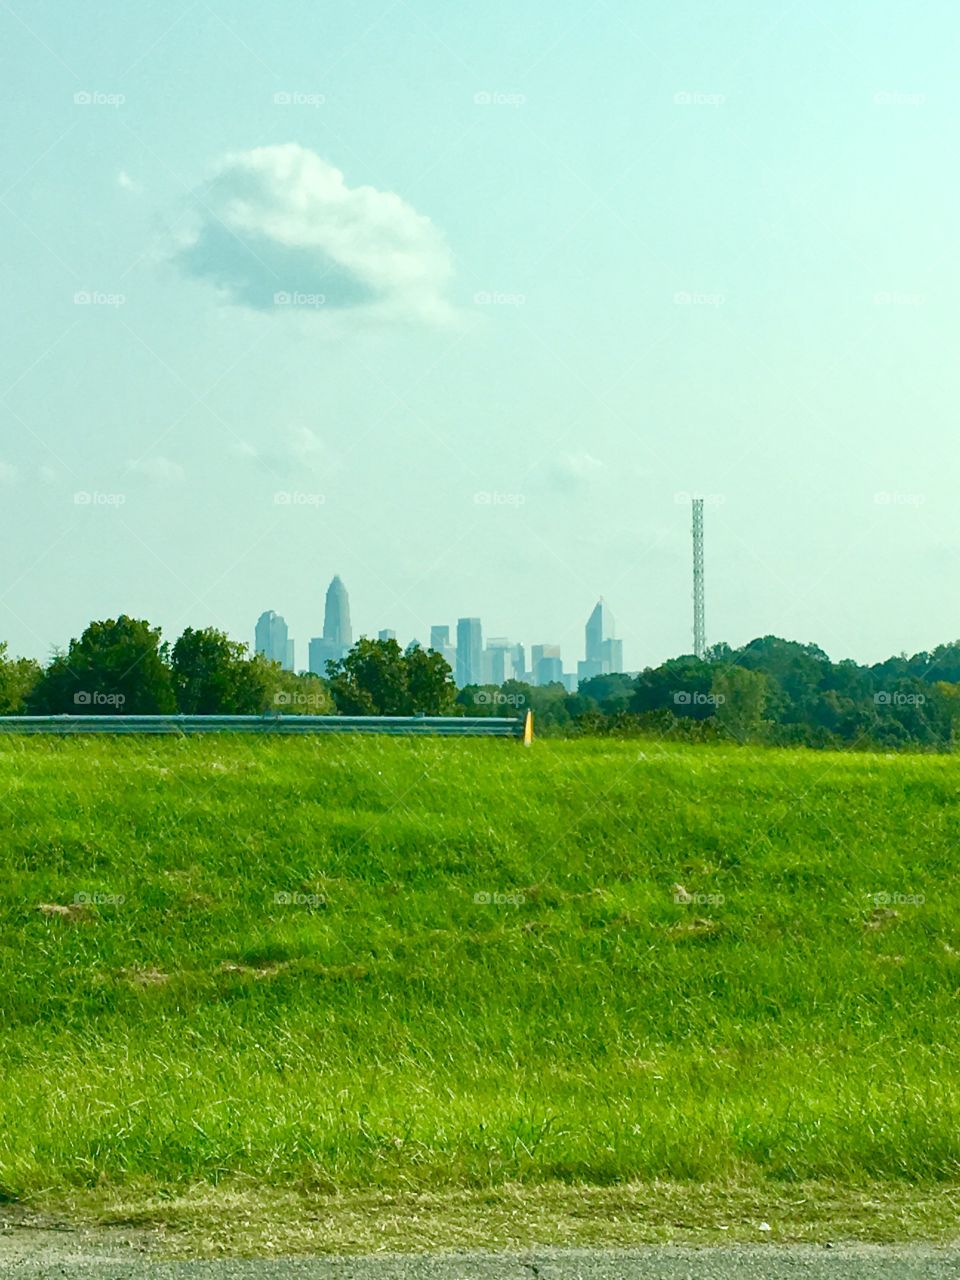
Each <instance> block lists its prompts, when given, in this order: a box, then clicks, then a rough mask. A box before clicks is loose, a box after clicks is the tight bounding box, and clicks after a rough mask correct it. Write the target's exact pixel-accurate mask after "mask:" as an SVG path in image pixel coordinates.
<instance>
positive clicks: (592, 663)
mask: <svg viewBox="0 0 960 1280" xmlns="http://www.w3.org/2000/svg"><path fill="white" fill-rule="evenodd" d="M613 629H614V628H613V616H612V615H611V613H610V610H609V609H608V608H607V606H606V605H605V604H604V602H603V600H602V598H601V599H600V600H598V601H597V603H596V604H595V605H594V608H593V613H591V615H590V617H589V618H588V619H587V626H586V661H585V662H578V663H577V676H578V678H579V679H580V680H589V679H590V678H591V677H592V676H604V675H609V674H610V673H611V672H614V671H622V670H623V641H622V640H615V639H614V638H613Z"/></svg>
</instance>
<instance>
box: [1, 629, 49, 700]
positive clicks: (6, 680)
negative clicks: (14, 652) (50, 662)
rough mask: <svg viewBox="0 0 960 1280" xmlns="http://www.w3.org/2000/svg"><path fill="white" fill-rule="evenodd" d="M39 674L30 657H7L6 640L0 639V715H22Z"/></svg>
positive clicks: (36, 664)
mask: <svg viewBox="0 0 960 1280" xmlns="http://www.w3.org/2000/svg"><path fill="white" fill-rule="evenodd" d="M41 674H42V672H41V669H40V664H39V663H38V662H34V660H33V659H32V658H8V657H7V645H6V642H5V641H3V640H0V715H3V716H18V715H22V714H23V712H24V710H25V709H26V704H27V700H28V698H29V697H30V694H31V693H32V691H33V689H34V687H35V685H36V683H37V681H38V680H39V679H40V676H41Z"/></svg>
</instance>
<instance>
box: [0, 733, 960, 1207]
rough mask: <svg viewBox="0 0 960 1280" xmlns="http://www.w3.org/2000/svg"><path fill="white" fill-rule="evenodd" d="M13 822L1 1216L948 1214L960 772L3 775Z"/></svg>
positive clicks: (959, 934) (357, 757)
mask: <svg viewBox="0 0 960 1280" xmlns="http://www.w3.org/2000/svg"><path fill="white" fill-rule="evenodd" d="M0 815H2V821H3V838H2V842H0V866H2V874H0V896H2V908H0V910H2V920H3V931H2V936H0V1016H2V1023H3V1026H2V1043H0V1195H5V1196H6V1197H7V1198H8V1199H32V1200H33V1201H34V1202H36V1203H43V1202H44V1201H45V1200H46V1201H49V1202H51V1203H52V1202H53V1201H55V1200H56V1199H57V1197H60V1198H61V1199H62V1198H63V1197H70V1196H75V1197H79V1198H80V1199H81V1200H82V1198H83V1197H84V1196H90V1195H94V1196H101V1197H107V1198H109V1197H113V1198H114V1199H115V1200H117V1202H118V1203H119V1202H120V1201H123V1197H124V1193H125V1188H126V1189H130V1190H131V1194H132V1193H133V1189H135V1190H136V1194H137V1195H138V1196H140V1197H144V1196H148V1195H150V1194H155V1195H158V1196H161V1197H165V1196H176V1195H184V1194H187V1193H188V1192H189V1193H190V1194H196V1193H197V1191H196V1189H197V1188H198V1186H199V1187H201V1188H202V1187H204V1186H207V1187H213V1186H214V1184H220V1185H221V1186H224V1187H229V1186H233V1187H237V1186H239V1187H250V1186H257V1187H272V1188H275V1189H276V1190H277V1193H278V1194H280V1193H281V1192H283V1191H284V1189H286V1190H287V1191H289V1193H290V1194H296V1195H305V1194H309V1195H313V1196H331V1195H341V1196H343V1195H354V1196H355V1195H357V1194H360V1193H364V1194H365V1193H368V1192H370V1191H371V1190H375V1191H376V1192H377V1194H388V1195H397V1196H416V1195H423V1194H428V1193H429V1194H438V1195H439V1194H447V1195H454V1194H463V1195H483V1194H484V1193H486V1192H497V1191H498V1189H500V1191H501V1192H502V1191H503V1189H504V1188H507V1187H512V1188H517V1187H520V1188H523V1187H524V1186H526V1187H530V1188H533V1187H537V1186H541V1187H543V1186H547V1187H549V1186H554V1187H557V1188H560V1187H562V1185H563V1184H580V1183H582V1184H591V1185H592V1186H594V1187H598V1188H603V1187H611V1188H612V1187H615V1186H616V1185H619V1184H627V1183H631V1184H643V1183H647V1182H650V1181H652V1180H655V1179H662V1180H667V1181H668V1182H669V1183H671V1184H672V1183H684V1182H689V1183H690V1185H693V1184H703V1183H709V1184H715V1185H720V1184H730V1185H734V1184H735V1185H736V1186H739V1187H744V1186H745V1187H748V1188H750V1187H761V1186H764V1185H769V1186H773V1185H778V1186H781V1187H786V1188H789V1185H790V1184H794V1183H795V1184H797V1185H798V1186H799V1185H801V1184H809V1183H810V1182H811V1181H821V1182H822V1183H823V1184H824V1185H827V1184H828V1183H834V1184H836V1183H840V1184H843V1185H863V1186H867V1185H872V1186H874V1187H875V1186H876V1185H878V1184H880V1185H886V1186H895V1185H905V1184H914V1186H915V1187H921V1188H922V1187H931V1186H933V1185H935V1184H943V1185H944V1186H945V1185H946V1184H948V1183H950V1182H952V1181H955V1180H958V1175H960V1001H958V994H960V912H958V892H960V890H958V885H957V879H956V873H955V872H956V866H957V862H958V832H960V763H958V762H957V761H955V760H953V759H951V758H950V757H908V756H896V757H892V758H891V757H883V756H879V755H831V756H829V757H827V756H824V755H821V754H813V753H810V754H807V753H803V752H786V751H758V752H751V751H747V750H739V749H733V748H729V749H728V748H719V747H718V748H702V747H701V748H683V747H675V746H663V745H657V744H655V743H643V742H641V743H635V742H634V743H625V742H613V741H582V742H578V741H567V742H562V741H552V742H539V743H537V744H535V746H534V748H533V749H532V750H530V751H525V750H523V749H522V748H520V747H519V746H517V745H516V744H514V743H509V742H485V741H440V742H437V741H430V740H399V741H398V740H391V739H368V738H365V739H349V738H332V739H316V740H312V741H310V740H303V741H298V740H272V741H262V740H252V739H242V740H241V739H234V738H223V739H215V738H203V739H192V740H188V741H177V740H169V741H166V740H163V741H150V740H147V741H141V742H137V741H134V740H131V739H118V740H115V741H113V740H108V739H74V740H69V741H63V742H57V741H49V740H26V739H11V740H5V741H3V742H0ZM675 884H679V885H682V886H683V887H684V888H685V889H686V890H687V892H688V894H690V895H704V897H703V899H702V900H701V901H693V902H691V903H684V902H677V901H675V891H674V887H673V886H674V885H675ZM478 894H490V895H501V896H502V897H503V898H504V899H506V900H505V901H502V902H499V903H498V902H497V901H492V902H489V903H488V902H482V901H476V900H475V899H476V895H478ZM877 894H881V895H884V894H885V895H889V896H890V899H891V901H890V902H885V901H883V899H877V898H875V897H873V896H871V895H877ZM83 895H87V896H88V897H90V898H93V899H96V898H97V896H98V895H99V896H100V900H99V901H93V902H90V903H86V904H81V905H80V906H79V907H75V908H73V909H72V910H71V912H70V914H69V915H62V914H49V913H45V912H42V911H41V910H38V905H39V904H41V903H46V904H60V905H64V906H69V905H70V904H73V903H74V901H75V899H76V898H77V897H78V896H83ZM277 895H287V896H288V898H289V899H292V900H289V901H282V900H278V898H277ZM897 895H899V896H900V898H899V899H898V897H897ZM119 899H122V900H119ZM900 899H903V900H900ZM550 1194H553V1193H552V1192H551V1193H550ZM557 1194H560V1192H559V1191H558V1192H557ZM778 1194H783V1195H789V1190H784V1191H783V1192H780V1193H778ZM78 1203H79V1200H78Z"/></svg>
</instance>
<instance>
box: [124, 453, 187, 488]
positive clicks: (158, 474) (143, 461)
mask: <svg viewBox="0 0 960 1280" xmlns="http://www.w3.org/2000/svg"><path fill="white" fill-rule="evenodd" d="M127 467H128V469H129V470H130V471H132V472H133V474H134V475H137V476H143V477H144V479H146V480H151V481H152V482H153V483H154V484H179V483H180V481H181V480H183V478H184V475H185V473H184V470H183V467H181V465H180V463H179V462H173V461H171V459H170V458H161V457H159V456H157V457H153V458H137V459H136V461H134V462H128V463H127Z"/></svg>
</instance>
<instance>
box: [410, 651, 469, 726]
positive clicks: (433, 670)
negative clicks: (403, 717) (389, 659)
mask: <svg viewBox="0 0 960 1280" xmlns="http://www.w3.org/2000/svg"><path fill="white" fill-rule="evenodd" d="M404 661H405V663H406V667H407V689H408V696H409V705H410V708H411V711H412V713H413V714H414V715H416V714H422V715H425V716H445V715H449V714H450V713H451V711H452V710H453V701H454V698H455V697H456V693H457V688H456V685H455V684H454V683H453V673H452V672H451V670H450V664H449V663H448V662H446V661H444V658H443V656H442V655H441V654H439V653H436V652H434V650H433V649H422V648H421V647H420V645H418V644H416V643H414V644H412V645H410V647H409V648H408V649H407V652H406V653H405V654H404Z"/></svg>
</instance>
